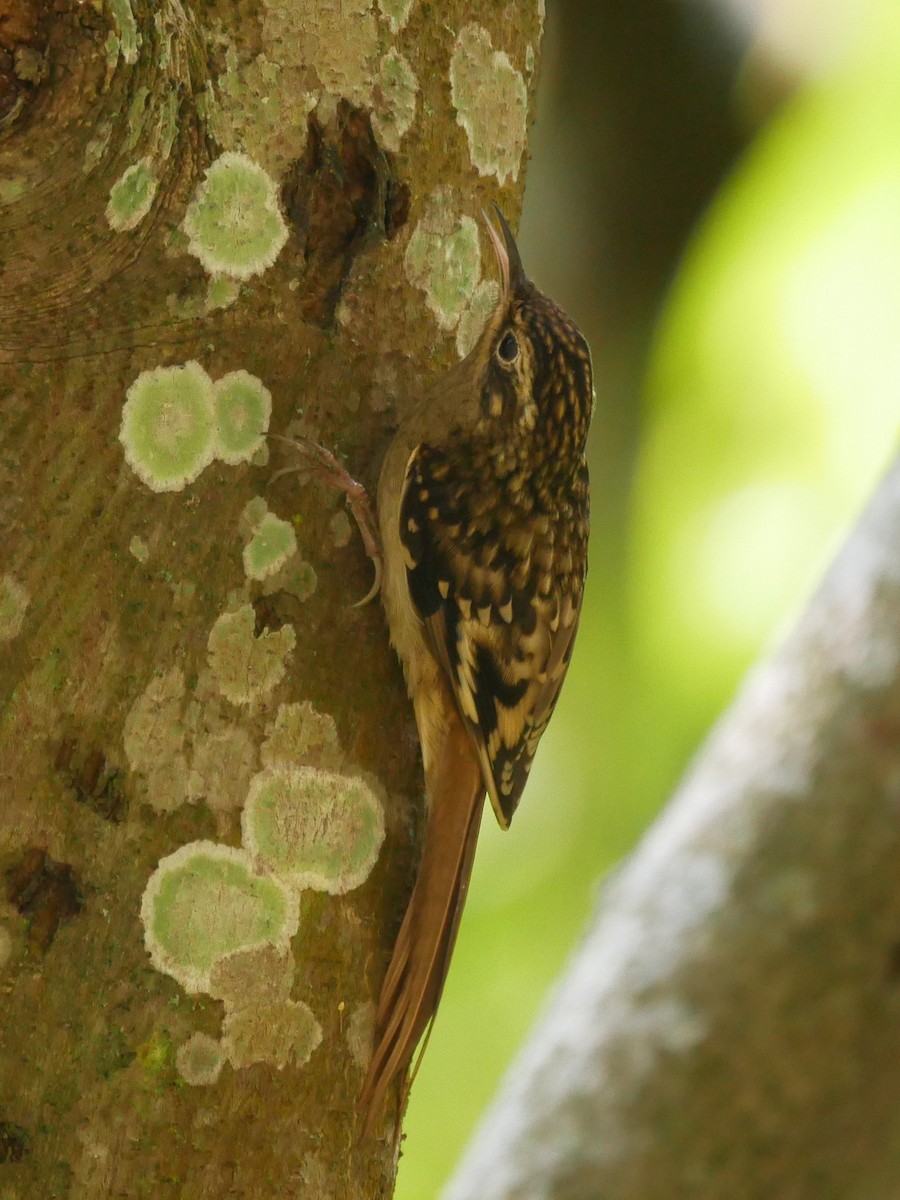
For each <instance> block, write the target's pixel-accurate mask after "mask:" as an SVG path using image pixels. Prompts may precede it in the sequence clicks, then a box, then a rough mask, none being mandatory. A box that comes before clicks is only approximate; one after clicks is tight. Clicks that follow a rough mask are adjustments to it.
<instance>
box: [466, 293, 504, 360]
mask: <svg viewBox="0 0 900 1200" xmlns="http://www.w3.org/2000/svg"><path fill="white" fill-rule="evenodd" d="M499 298H500V285H499V283H497V281H496V279H482V281H481V283H479V285H478V287H477V288H476V289H475V291H474V292H473V293H472V298H471V300H470V301H469V303H468V304H467V305H466V308H465V310H464V311H463V314H462V316H461V317H460V318H459V324H458V325H457V327H456V351H457V353H458V354H459V357H460V358H465V356H466V355H467V354H468V353H469V351H470V350H471V349H472V347H473V346H474V345H475V343H476V342H477V341H478V338H479V335H480V334H481V331H482V329H484V327H485V325H486V324H487V320H488V317H490V315H491V313H493V311H494V309H495V308H496V307H497V301H498V300H499Z"/></svg>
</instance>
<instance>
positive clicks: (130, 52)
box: [107, 0, 141, 66]
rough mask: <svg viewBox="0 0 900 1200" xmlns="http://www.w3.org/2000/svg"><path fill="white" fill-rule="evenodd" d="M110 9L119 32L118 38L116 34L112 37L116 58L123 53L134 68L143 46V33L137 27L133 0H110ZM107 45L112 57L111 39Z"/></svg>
mask: <svg viewBox="0 0 900 1200" xmlns="http://www.w3.org/2000/svg"><path fill="white" fill-rule="evenodd" d="M110 8H111V9H112V14H113V17H114V18H115V22H116V26H117V27H118V30H119V33H118V37H116V35H115V34H112V35H111V37H113V38H115V54H116V57H117V56H118V54H119V52H121V54H122V57H123V58H124V59H125V61H126V62H127V63H128V65H129V66H133V65H134V63H136V62H137V57H138V50H139V49H140V45H141V31H140V30H139V29H138V27H137V21H135V19H134V12H133V11H132V8H131V0H110ZM107 43H108V46H107V53H108V55H111V54H112V50H113V44H112V43H111V42H110V40H109V38H108V39H107Z"/></svg>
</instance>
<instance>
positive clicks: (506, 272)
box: [481, 202, 527, 296]
mask: <svg viewBox="0 0 900 1200" xmlns="http://www.w3.org/2000/svg"><path fill="white" fill-rule="evenodd" d="M492 207H493V209H494V212H495V213H496V214H497V220H498V221H499V222H500V230H501V233H502V235H503V236H502V238H501V236H500V234H499V233H498V232H497V230H496V229H495V228H494V226H493V225H492V224H491V219H490V217H489V216H488V215H487V213H486V212H485V210H484V209H482V210H481V215H482V216H483V217H484V223H485V225H486V226H487V231H488V237H489V238H490V239H491V245H492V246H493V247H494V253H495V254H496V256H497V266H498V267H499V268H500V280H501V282H502V285H503V292H504V294H505V295H507V296H508V295H509V294H510V292H512V291H514V290H515V289H516V288H517V287H519V286H520V285H521V284H523V283H525V282H526V280H527V276H526V275H525V271H524V268H523V267H522V259H521V258H520V257H519V247H518V246H517V245H516V239H515V238H514V237H513V233H512V230H511V229H510V227H509V224H508V222H507V220H506V217H504V215H503V213H502V212H501V211H500V209H499V208H498V207H497V205H496V204H494V203H493V202H492Z"/></svg>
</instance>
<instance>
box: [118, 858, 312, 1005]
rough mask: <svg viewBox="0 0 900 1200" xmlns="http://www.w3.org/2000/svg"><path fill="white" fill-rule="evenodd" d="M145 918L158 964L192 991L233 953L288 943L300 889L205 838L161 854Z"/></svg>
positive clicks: (204, 988)
mask: <svg viewBox="0 0 900 1200" xmlns="http://www.w3.org/2000/svg"><path fill="white" fill-rule="evenodd" d="M141 921H142V922H143V925H144V944H145V946H146V948H147V951H148V953H149V954H150V959H151V961H152V963H153V965H154V967H156V969H157V970H158V971H163V972H164V973H165V974H167V975H171V976H172V978H173V979H177V980H178V982H179V983H180V984H181V986H182V987H183V988H184V989H185V991H187V992H208V991H209V987H210V972H211V970H212V968H213V966H214V965H215V964H216V963H217V962H218V961H219V960H220V959H222V958H224V957H225V956H226V955H227V954H233V953H234V952H235V951H237V950H242V949H249V948H251V947H253V946H261V945H265V944H270V945H273V946H280V947H283V948H286V947H287V945H288V944H289V942H290V939H291V938H292V937H293V935H294V934H295V933H296V932H297V925H298V921H299V908H298V903H297V897H296V893H294V892H292V891H290V890H288V889H286V888H285V887H284V886H283V885H282V884H281V883H280V882H279V881H278V880H277V879H273V878H271V877H269V876H266V875H259V874H257V873H256V872H255V871H254V870H253V868H252V866H251V864H250V861H249V859H248V856H247V854H246V852H245V851H243V850H237V849H235V848H234V847H232V846H220V845H218V844H217V843H215V842H206V841H200V842H190V843H189V844H188V845H186V846H181V847H179V849H178V850H176V851H175V852H174V854H170V855H168V857H166V858H163V859H161V860H160V863H159V865H158V866H157V868H156V870H155V871H154V872H153V874H152V875H151V876H150V879H149V882H148V883H147V887H146V889H145V890H144V895H143V899H142V901H141Z"/></svg>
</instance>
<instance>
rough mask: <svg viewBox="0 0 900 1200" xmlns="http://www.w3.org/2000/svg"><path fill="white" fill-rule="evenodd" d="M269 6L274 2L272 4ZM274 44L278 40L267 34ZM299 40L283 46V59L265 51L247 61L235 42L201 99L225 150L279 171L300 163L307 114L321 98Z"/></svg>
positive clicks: (280, 47)
mask: <svg viewBox="0 0 900 1200" xmlns="http://www.w3.org/2000/svg"><path fill="white" fill-rule="evenodd" d="M267 7H268V6H267ZM264 38H265V40H266V41H267V42H268V43H269V44H270V45H277V44H278V43H277V41H275V40H274V39H270V38H269V37H268V35H264ZM295 48H296V39H293V41H291V42H289V43H287V44H285V43H284V42H282V43H281V44H280V45H278V55H277V61H276V62H273V61H270V60H269V59H268V58H267V57H266V55H265V54H257V55H255V56H254V57H253V58H251V59H249V60H246V61H245V60H244V59H243V58H241V57H240V56H239V55H238V52H237V51H236V50H235V48H234V47H233V46H231V45H227V46H226V48H225V55H224V70H223V71H221V72H220V73H219V75H218V77H217V78H216V80H215V82H213V81H210V82H208V83H207V85H206V89H205V91H204V92H203V94H202V95H201V97H200V98H199V105H198V107H199V108H200V112H201V115H202V117H203V119H204V120H205V121H206V125H207V128H208V130H209V132H210V134H211V135H212V137H213V138H214V139H215V141H216V142H217V143H218V144H219V145H220V146H221V147H222V149H223V150H238V151H243V152H244V153H245V154H252V155H253V157H254V159H255V161H257V162H258V163H260V164H261V165H262V166H263V167H264V168H265V169H266V170H267V171H269V172H270V173H271V174H273V175H279V176H280V175H281V174H283V172H284V171H285V169H286V168H287V167H288V166H289V165H290V164H291V163H292V162H296V161H297V159H298V158H300V157H301V156H302V154H303V151H304V148H305V146H306V134H307V125H308V122H307V117H308V115H309V113H310V111H311V110H312V109H313V108H315V105H316V101H317V99H318V97H317V95H316V94H315V93H314V92H310V91H309V90H308V89H307V88H306V86H305V85H306V83H307V81H308V68H306V66H305V64H304V63H303V62H302V61H300V60H299V59H298V56H297V54H296V49H295Z"/></svg>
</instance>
